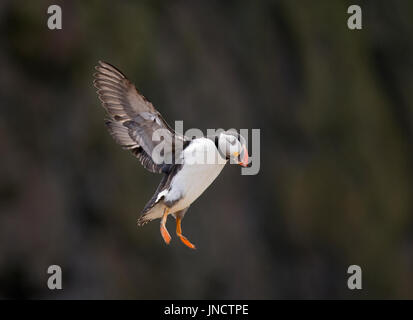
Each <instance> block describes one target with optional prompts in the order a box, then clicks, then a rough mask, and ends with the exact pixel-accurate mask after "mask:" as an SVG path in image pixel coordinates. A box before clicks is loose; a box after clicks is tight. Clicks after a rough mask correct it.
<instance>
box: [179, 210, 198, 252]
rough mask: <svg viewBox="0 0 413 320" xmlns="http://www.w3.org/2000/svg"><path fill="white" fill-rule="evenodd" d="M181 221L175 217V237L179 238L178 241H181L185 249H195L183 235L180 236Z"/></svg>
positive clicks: (180, 218)
mask: <svg viewBox="0 0 413 320" xmlns="http://www.w3.org/2000/svg"><path fill="white" fill-rule="evenodd" d="M181 221H182V217H179V216H177V217H176V235H177V236H178V237H179V239H181V241H182V242H183V243H184V244H185V245H186V246H187V247H189V248H191V249H196V248H195V246H194V245H193V244H192V243H191V242H189V240H188V239H187V238H186V237H185V236H184V235H182V228H181Z"/></svg>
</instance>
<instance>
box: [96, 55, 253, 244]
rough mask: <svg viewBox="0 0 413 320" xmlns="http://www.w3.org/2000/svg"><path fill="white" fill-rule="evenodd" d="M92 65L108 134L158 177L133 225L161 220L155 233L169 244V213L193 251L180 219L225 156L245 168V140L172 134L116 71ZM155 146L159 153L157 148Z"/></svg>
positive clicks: (230, 134) (226, 134) (223, 135)
mask: <svg viewBox="0 0 413 320" xmlns="http://www.w3.org/2000/svg"><path fill="white" fill-rule="evenodd" d="M95 68H96V70H97V72H96V73H95V74H94V78H95V79H94V81H93V84H94V86H95V87H96V88H97V94H98V97H99V99H100V100H101V102H102V106H103V107H104V108H105V110H106V111H107V115H108V119H107V120H106V126H107V128H108V130H109V133H110V134H111V135H112V137H113V138H114V139H115V141H116V142H117V143H118V144H120V145H121V146H122V147H123V148H124V149H128V150H130V152H132V154H133V155H134V156H135V157H136V158H138V160H139V161H140V163H141V164H142V166H143V167H144V168H145V169H147V170H149V171H150V172H153V173H159V174H162V175H163V176H162V180H161V182H160V184H159V186H158V188H157V189H156V191H155V194H154V195H153V196H152V198H151V199H150V200H149V202H148V203H147V204H146V206H145V207H144V209H143V211H142V214H141V216H140V218H139V219H138V226H142V225H144V224H146V223H147V222H149V221H152V220H154V219H158V218H159V219H161V225H160V231H161V235H162V238H163V240H164V241H165V243H166V244H169V243H170V241H171V236H170V235H169V232H168V230H167V229H166V226H165V225H166V219H167V217H168V215H170V214H171V215H172V216H173V217H174V218H175V219H176V234H177V236H178V237H179V238H180V239H181V241H182V242H183V243H184V244H185V245H186V246H188V247H189V248H192V249H195V246H194V245H193V244H192V243H191V242H190V241H189V240H188V239H187V238H186V237H185V236H184V235H183V234H182V228H181V221H182V219H183V218H184V215H185V213H186V212H187V210H188V208H189V206H190V205H191V204H192V203H193V202H194V201H195V200H196V199H197V198H198V197H199V196H200V195H201V194H202V193H203V192H204V191H205V189H206V188H208V186H209V185H210V184H211V183H212V182H213V181H214V180H215V178H216V177H217V176H218V175H219V173H220V172H221V170H222V169H223V168H224V166H225V164H226V163H227V162H228V160H231V161H230V162H231V163H237V164H240V165H241V166H244V167H246V166H249V165H248V151H247V148H246V142H245V139H244V138H243V137H242V136H241V135H239V134H237V133H235V132H232V131H226V132H220V133H219V134H217V135H215V136H213V137H205V138H194V139H190V138H188V137H186V136H184V135H181V134H178V133H176V132H175V131H174V130H173V129H172V128H171V127H170V126H169V125H168V124H167V123H166V121H165V120H164V119H163V117H162V116H161V114H160V113H159V112H158V111H157V110H156V109H155V108H154V106H153V105H152V103H150V102H149V101H148V100H147V99H146V98H145V97H144V96H143V95H141V94H140V93H139V92H138V91H137V90H136V88H135V86H134V85H133V84H132V83H131V82H130V81H129V80H128V79H127V78H126V77H125V75H124V74H123V73H122V72H121V71H119V70H118V69H117V68H115V67H114V66H112V65H110V64H109V63H106V62H102V61H99V64H98V65H97V66H96V67H95ZM157 135H158V136H157ZM160 136H162V139H161V138H160ZM161 143H162V145H160V144H161ZM161 147H162V148H161ZM159 149H162V151H161V152H158V151H159Z"/></svg>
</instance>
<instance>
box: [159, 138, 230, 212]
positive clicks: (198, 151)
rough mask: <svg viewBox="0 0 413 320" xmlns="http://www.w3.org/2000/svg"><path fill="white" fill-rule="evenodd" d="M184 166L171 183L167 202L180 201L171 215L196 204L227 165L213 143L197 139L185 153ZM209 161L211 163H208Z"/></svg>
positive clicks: (204, 139)
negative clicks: (193, 203)
mask: <svg viewBox="0 0 413 320" xmlns="http://www.w3.org/2000/svg"><path fill="white" fill-rule="evenodd" d="M182 156H183V166H182V169H181V170H180V171H179V172H178V173H177V174H176V176H175V177H174V178H173V179H172V181H171V189H170V190H169V192H168V194H167V195H166V196H165V200H166V201H174V200H176V199H179V198H182V199H181V200H179V201H178V202H177V203H176V204H175V205H174V206H173V208H172V210H171V213H173V212H176V211H179V210H182V209H185V208H187V207H189V206H190V205H191V204H192V202H194V201H195V200H196V199H197V198H198V197H199V196H200V195H201V194H202V193H203V192H204V191H205V189H206V188H208V186H209V185H210V184H211V183H212V182H213V181H214V180H215V178H216V177H217V176H218V175H219V173H220V172H221V170H222V169H223V168H224V166H225V164H226V162H227V161H226V160H225V159H222V157H221V156H220V155H219V153H218V150H217V148H216V147H215V144H214V142H213V141H211V140H210V139H207V138H199V139H195V140H194V141H192V142H191V144H190V145H189V146H188V147H187V148H186V149H185V150H184V151H183V155H182ZM208 160H209V161H208Z"/></svg>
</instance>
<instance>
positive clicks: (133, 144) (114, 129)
mask: <svg viewBox="0 0 413 320" xmlns="http://www.w3.org/2000/svg"><path fill="white" fill-rule="evenodd" d="M96 70H97V72H96V73H95V74H94V77H95V80H94V81H93V84H94V85H95V87H96V88H97V94H98V96H99V99H100V100H101V101H102V106H103V107H104V108H105V109H106V111H107V113H108V115H109V119H107V120H106V126H107V127H108V130H109V132H110V134H111V135H112V137H113V138H114V139H115V141H116V142H117V143H119V144H120V145H121V146H122V147H123V148H125V149H129V150H131V151H132V154H134V155H135V156H136V157H137V158H138V159H139V161H140V162H141V164H142V165H143V166H144V167H145V168H146V169H147V170H149V171H151V172H156V173H161V172H165V170H167V169H168V168H169V167H170V166H168V165H167V164H166V163H165V162H166V161H165V159H167V160H171V159H172V160H174V159H175V156H177V155H178V153H180V152H181V150H182V148H183V147H184V146H185V143H187V139H186V138H185V137H184V136H182V135H178V134H176V133H175V132H174V130H173V129H172V128H171V127H170V126H169V125H168V124H167V123H166V121H165V120H164V119H163V118H162V116H161V114H160V113H159V112H158V111H157V110H156V109H155V108H154V106H153V105H152V103H150V102H149V101H148V100H146V98H145V97H144V96H143V95H141V94H140V93H139V92H138V91H137V90H136V88H135V86H134V85H133V84H132V83H131V82H130V81H129V80H128V79H127V78H126V77H125V75H124V74H123V73H122V72H120V71H119V70H118V69H116V68H115V67H114V66H112V65H110V64H109V63H106V62H102V61H99V64H98V65H97V66H96ZM176 141H178V142H180V143H179V144H176V143H175V142H176ZM160 143H162V146H159V144H160ZM157 146H159V147H162V148H157V150H155V151H159V150H160V149H163V151H162V152H154V149H155V148H156V147H157ZM169 164H171V163H169Z"/></svg>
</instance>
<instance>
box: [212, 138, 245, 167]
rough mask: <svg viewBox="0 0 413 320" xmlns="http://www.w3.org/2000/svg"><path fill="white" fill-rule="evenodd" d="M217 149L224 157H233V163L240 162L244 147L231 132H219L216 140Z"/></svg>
mask: <svg viewBox="0 0 413 320" xmlns="http://www.w3.org/2000/svg"><path fill="white" fill-rule="evenodd" d="M218 145H219V149H220V151H221V152H222V154H224V155H225V156H226V158H229V159H234V160H235V161H234V163H240V162H241V155H242V154H243V151H244V147H243V145H242V144H241V142H240V141H239V140H238V138H237V137H236V136H234V135H232V134H226V133H221V135H220V136H219V140H218Z"/></svg>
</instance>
